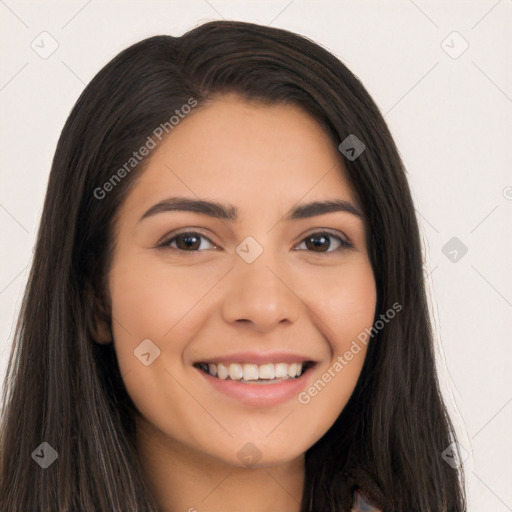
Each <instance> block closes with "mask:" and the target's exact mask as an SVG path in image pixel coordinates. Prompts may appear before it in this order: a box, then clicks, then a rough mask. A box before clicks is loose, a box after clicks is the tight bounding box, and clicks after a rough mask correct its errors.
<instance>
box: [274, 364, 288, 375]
mask: <svg viewBox="0 0 512 512" xmlns="http://www.w3.org/2000/svg"><path fill="white" fill-rule="evenodd" d="M287 375H288V365H287V364H286V363H279V364H276V365H275V369H274V377H275V378H276V379H280V378H281V377H286V376H287Z"/></svg>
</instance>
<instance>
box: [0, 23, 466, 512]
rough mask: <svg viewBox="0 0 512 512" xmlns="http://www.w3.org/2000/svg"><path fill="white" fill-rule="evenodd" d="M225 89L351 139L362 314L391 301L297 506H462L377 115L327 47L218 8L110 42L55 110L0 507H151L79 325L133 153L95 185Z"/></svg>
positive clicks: (116, 407) (312, 510)
mask: <svg viewBox="0 0 512 512" xmlns="http://www.w3.org/2000/svg"><path fill="white" fill-rule="evenodd" d="M227 92H236V93H238V94H240V95H242V96H243V97H245V98H248V99H253V100H257V101H260V102H262V103H263V104H277V103H290V104H294V105H297V106H299V107H300V108H302V109H304V110H305V111H307V112H308V113H310V114H311V115H312V116H313V117H314V118H315V119H316V120H317V121H318V122H319V123H320V124H321V125H322V126H323V127H324V128H325V129H326V131H327V133H328V134H329V135H330V137H331V138H332V141H333V143H334V144H335V145H336V146H338V145H339V144H340V142H342V141H343V140H344V139H345V138H346V137H347V136H348V135H349V134H355V135H356V136H357V137H358V138H359V139H360V140H361V141H364V144H365V146H366V149H365V151H364V153H362V154H361V155H360V156H359V158H357V159H355V160H351V159H348V158H345V157H344V156H342V154H341V153H340V158H343V159H344V164H345V167H346V168H347V170H348V174H349V178H350V181H351V184H352V186H353V188H354V191H355V193H356V195H357V198H358V202H359V204H360V205H361V207H362V209H363V213H364V216H365V222H366V225H367V226H368V229H367V247H368V250H369V255H370V260H371V264H372V267H373V272H374V275H375V280H376V286H377V308H376V316H375V319H376V320H377V319H378V318H380V315H381V314H383V313H384V312H385V311H387V310H388V309H389V308H391V307H392V305H393V304H394V303H395V302H398V303H399V304H401V305H402V306H403V309H402V311H401V312H400V315H399V318H397V319H396V320H395V321H393V322H390V323H388V324H386V326H385V327H384V328H383V329H381V330H380V331H379V332H378V333H377V334H376V335H375V337H374V338H373V339H372V342H371V343H370V344H369V346H368V352H367V356H366V360H365V364H364V367H363V369H362V372H361V375H360V378H359V380H358V383H357V386H356V388H355V390H354V392H353V394H352V396H351V398H350V401H349V403H348V404H347V406H346V407H345V408H344V410H343V411H342V413H341V414H340V416H339V417H338V419H337V420H336V422H335V424H334V425H333V426H332V427H331V429H330V430H329V431H328V432H327V433H326V434H325V435H324V436H323V437H322V438H321V439H320V440H319V441H318V442H317V443H316V444H315V445H314V446H312V447H311V448H310V449H309V450H308V451H307V452H306V458H305V463H306V479H305V487H304V495H303V500H302V505H301V507H302V509H301V510H302V512H328V511H329V512H339V511H342V510H347V509H348V508H349V507H350V496H351V493H352V492H353V490H354V489H355V488H360V490H361V492H362V493H363V494H365V495H366V496H368V497H369V498H371V499H372V500H373V501H374V502H375V504H376V505H378V506H379V507H380V508H381V509H383V510H386V511H397V512H398V511H404V512H405V511H407V512H410V511H413V510H414V511H419V510H421V511H422V512H428V511H430V512H434V511H435V512H438V511H441V510H443V511H450V512H455V511H462V510H465V497H464V489H463V484H462V481H463V478H462V473H461V471H457V470H455V469H453V468H452V467H450V466H449V465H448V464H446V463H445V462H444V460H443V459H442V458H441V452H442V451H443V450H444V449H445V448H446V447H447V446H448V445H449V444H450V443H451V442H452V441H453V440H454V439H455V433H454V429H453V426H452V423H451V422H450V419H449V416H448V414H447V411H446V408H445V405H444V403H443V399H442V396H441V393H440V389H439V385H438V380H437V376H436V370H435V361H434V351H433V341H432V339H433V338H432V331H431V324H430V320H429V311H428V306H427V300H426V293H425V285H424V275H423V261H422V252H421V244H420V238H419V230H418V225H417V220H416V216H415V210H414V206H413V202H412V199H411V193H410V190H409V186H408V182H407V177H406V172H405V169H404V166H403V164H402V161H401V159H400V156H399V154H398V151H397V149H396V147H395V144H394V142H393V139H392V137H391V135H390V132H389V130H388V128H387V126H386V123H385V122H384V119H383V117H382V115H381V113H380V112H379V110H378V108H377V106H376V105H375V103H374V102H373V100H372V99H371V97H370V96H369V94H368V93H367V92H366V90H365V89H364V87H363V86H362V84H361V83H360V81H359V80H358V79H357V78H356V77H355V76H354V75H353V74H352V73H351V72H350V71H349V70H348V69H347V67H346V66H345V65H343V64H342V63H341V62H340V61H339V60H338V59H337V58H335V57H334V56H333V55H332V54H331V53H329V52H328V51H326V50H325V49H323V48H322V47H320V46H319V45H317V44H315V43H313V42H311V41H309V40H308V39H306V38H304V37H301V36H299V35H296V34H294V33H291V32H288V31H285V30H281V29H276V28H269V27H265V26H259V25H255V24H249V23H241V22H234V21H216V22H211V23H206V24H203V25H201V26H199V27H197V28H195V29H193V30H191V31H189V32H187V33H186V34H184V35H183V36H181V37H177V38H175V37H171V36H156V37H151V38H149V39H145V40H143V41H141V42H139V43H137V44H134V45H133V46H131V47H129V48H127V49H126V50H124V51H122V52H121V53H120V54H119V55H117V56H116V57H115V58H114V59H113V60H112V61H111V62H109V63H108V64H107V65H106V66H105V67H104V68H103V69H102V70H101V71H100V72H99V73H98V74H97V75H96V76H95V77H94V79H93V80H92V81H91V82H90V84H89V85H88V86H87V87H86V88H85V90H84V91H83V93H82V94H81V96H80V98H79V99H78V101H77V103H76V105H75V106H74V108H73V110H72V112H71V114H70V115H69V118H68V119H67V122H66V124H65V126H64V129H63V131H62V134H61V136H60V139H59V142H58V146H57V149H56V152H55V157H54V160H53V164H52V168H51V172H50V177H49V182H48V188H47V193H46V198H45V203H44V210H43V214H42V218H41V224H40V227H39V232H38V237H37V244H36V248H35V254H34V260H33V264H32V269H31V272H30V277H29V280H28V284H27V288H26V293H25V296H24V300H23V304H22V308H21V312H20V315H19V320H18V323H17V328H16V333H15V339H14V343H13V348H12V352H11V355H10V359H9V364H8V371H7V376H6V379H5V383H4V409H3V415H2V419H1V420H2V423H1V437H0V457H1V459H0V509H1V510H5V511H7V510H13V511H14V510H16V511H21V510H34V511H35V510H38V511H55V510H59V511H64V510H66V511H68V510H80V511H91V512H92V511H98V510H105V511H106V510H120V511H148V512H152V511H156V510H157V506H156V502H155V500H154V497H153V496H152V495H151V493H150V491H149V485H148V482H147V480H146V477H145V475H144V472H143V471H142V469H141V466H140V464H139V461H138V458H137V453H136V450H135V442H134V439H135V438H134V434H135V432H134V421H133V419H134V415H135V414H136V413H137V411H136V410H135V407H134V405H133V403H132V401H131V400H130V397H129V396H128V394H127V392H126V389H125V387H124V384H123V382H122V379H121V376H120V373H119V368H118V365H117V360H116V357H115V353H114V350H113V346H112V344H110V345H100V344H98V343H95V342H94V340H95V331H94V325H95V319H96V318H98V317H99V316H102V317H104V318H107V319H108V320H109V321H112V319H110V317H109V305H108V301H107V300H106V299H105V296H106V294H105V287H104V285H105V276H106V275H107V274H108V271H109V264H110V255H111V249H112V244H113V243H114V240H113V237H112V226H113V222H114V221H115V217H116V214H117V213H118V211H119V207H120V205H121V203H122V201H123V199H124V197H125V196H126V193H127V191H128V190H129V189H130V186H132V185H133V183H134V182H135V180H136V177H137V175H139V174H140V172H142V170H143V169H144V163H145V162H144V161H142V162H141V163H140V164H139V165H138V166H137V167H136V168H134V169H133V170H132V171H131V172H130V173H127V175H126V176H123V179H122V180H119V182H116V183H115V186H112V187H110V188H109V193H108V195H106V196H104V197H98V196H99V195H101V194H98V188H101V187H103V185H104V184H105V183H107V182H108V181H109V179H111V177H112V175H113V173H114V172H115V171H116V170H117V169H119V168H121V167H122V166H123V164H124V163H125V162H127V161H128V160H129V158H130V156H131V155H132V153H133V151H134V150H135V149H137V148H140V147H141V146H142V145H143V144H144V143H145V141H146V140H147V137H148V136H150V135H151V134H152V133H153V132H154V130H155V128H156V127H158V126H159V125H161V124H162V123H165V122H166V121H168V119H169V118H170V116H171V115H172V114H173V113H174V112H175V110H176V109H179V108H180V107H181V106H182V105H184V104H186V103H187V101H188V100H189V99H190V98H194V99H195V100H197V102H198V107H197V108H201V105H204V104H206V102H208V101H211V100H213V99H214V98H215V97H216V96H217V95H220V94H223V93H227ZM95 192H96V193H95ZM42 442H46V443H48V444H49V445H50V446H51V447H53V449H55V451H56V452H57V454H58V458H57V460H56V461H55V462H54V463H53V464H52V465H50V466H49V467H47V468H46V469H43V468H42V467H41V466H40V465H39V464H36V462H35V459H34V455H33V453H34V450H36V449H41V448H40V447H39V446H40V444H41V443H42ZM44 447H46V445H44Z"/></svg>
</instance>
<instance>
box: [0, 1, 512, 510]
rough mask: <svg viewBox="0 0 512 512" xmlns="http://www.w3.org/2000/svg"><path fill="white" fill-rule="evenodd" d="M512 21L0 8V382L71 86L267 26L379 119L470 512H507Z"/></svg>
mask: <svg viewBox="0 0 512 512" xmlns="http://www.w3.org/2000/svg"><path fill="white" fill-rule="evenodd" d="M511 16H512V0H500V1H496V0H491V1H483V0H482V1H464V2H460V1H459V2H450V3H448V2H441V1H436V2H427V1H425V0H414V1H412V0H403V1H393V2H391V1H372V2H369V1H357V2H355V1H337V2H327V1H323V2H322V1H318V2H313V1H310V2H307V1H303V0H292V1H291V2H290V0H283V1H267V2H264V1H263V2H255V1H247V2H242V1H240V2H234V1H223V0H208V1H207V0H194V1H186V2H185V1H180V2H166V1H159V2H158V1H146V2H142V1H141V2H138V1H124V2H114V1H100V0H93V1H89V2H87V1H86V0H84V1H81V2H72V1H67V2H64V1H60V2H41V1H39V2H19V1H14V0H0V41H1V45H2V46H1V48H2V59H1V61H0V109H1V113H0V116H1V117H0V119H1V127H0V134H1V139H0V155H1V165H0V229H1V246H0V247H1V249H0V259H1V268H0V377H1V378H3V376H4V374H5V369H6V361H7V357H8V353H9V350H10V346H11V342H12V335H13V327H14V322H15V318H16V313H17V311H18V308H19V305H20V300H21V297H22V292H23V288H24V285H25V283H26V279H27V277H28V270H29V268H30V267H29V265H30V261H31V257H32V247H33V244H34V241H35V235H36V230H37V225H38V222H39V217H40V214H41V208H42V202H43V198H44V193H45V190H46V182H47V178H48V173H49V170H50V164H51V159H52V157H53V153H54V150H55V146H56V143H57V139H58V136H59V134H60V130H61V129H62V127H63V125H64V122H65V120H66V117H67V115H68V114H69V111H70V109H71V108H72V106H73V104H74V103H75V101H76V100H77V98H78V96H79V94H80V93H81V91H82V90H83V88H84V86H85V85H86V84H87V83H88V82H89V81H90V80H91V79H92V77H93V76H94V75H95V74H96V73H97V72H98V71H99V70H100V68H101V67H103V65H104V64H106V63H107V62H108V61H109V60H110V59H111V58H113V57H114V56H115V55H116V54H117V53H118V52H119V51H121V50H122V49H124V48H126V47H127V46H129V45H131V44H132V43H134V42H136V41H139V40H141V39H143V38H145V37H149V36H152V35H157V34H170V35H176V36H177V35H181V34H182V33H183V32H185V31H186V30H188V29H190V28H192V27H194V26H196V25H197V24H200V23H202V22H204V21H210V20H214V19H221V18H225V19H235V20H244V21H251V22H255V23H261V24H271V25H272V26H275V27H281V28H286V29H290V30H293V31H295V32H298V33H301V34H303V35H305V36H307V37H310V38H311V39H313V40H314V41H316V42H318V43H321V44H322V45H324V46H326V47H327V48H328V49H330V50H331V51H332V52H333V53H335V54H336V55H337V56H338V57H339V58H340V59H341V60H342V61H343V62H344V63H345V64H346V65H347V66H348V67H349V68H350V70H351V71H352V72H353V73H355V74H356V75H357V76H358V77H359V78H360V79H361V81H362V82H363V84H364V85H365V87H366V88H367V89H368V91H369V93H370V94H371V95H372V97H373V98H374V99H375V101H376V103H377V105H378V106H379V108H380V109H381V111H382V113H383V114H384V115H385V119H386V121H387V123H388V125H389V127H390V129H391V132H392V134H393V136H394V138H395V140H396V143H397V145H398V148H399V150H400V153H401V155H402V157H403V160H404V163H405V165H406V167H407V170H408V175H409V182H410V186H411V188H412V192H413V198H414V200H415V204H416V208H417V214H418V219H419V221H420V224H421V231H422V238H423V243H424V249H425V273H426V275H428V284H429V288H430V292H431V295H432V297H431V309H432V316H433V321H434V326H435V329H436V337H437V341H438V343H439V345H440V346H441V345H442V349H441V351H440V358H439V363H440V372H441V377H442V382H443V390H444V393H445V396H446V397H447V400H448V401H449V403H450V407H451V410H452V411H453V414H454V415H455V420H456V423H457V426H458V429H459V432H460V435H461V444H462V445H463V446H464V449H465V450H467V451H468V452H469V458H468V460H467V461H466V463H465V468H466V473H467V475H468V477H467V478H468V489H469V510H470V511H478V512H480V511H482V512H484V511H486V512H487V511H489V510H492V511H493V512H505V511H507V510H508V511H511V510H512V486H511V485H510V482H512V463H511V461H512V442H511V437H510V431H511V430H510V427H511V426H512V385H511V384H512V365H511V363H512V348H511V345H512V343H511V342H512V339H511V336H510V332H511V328H512V265H511V262H512V257H511V256H512V237H511V230H510V225H511V222H510V221H511V219H512V172H511V170H510V169H511V168H512V138H511V135H512V133H511V132H512V127H511V125H512V67H511V66H510V62H512V59H511V57H512V27H511V23H510V20H511V19H512V18H511ZM43 31H47V32H48V33H49V34H51V36H52V37H53V38H54V39H55V40H56V41H57V42H58V45H59V47H58V49H57V50H56V51H55V52H54V53H53V54H52V55H51V56H49V57H48V58H47V59H43V58H41V57H40V56H39V55H38V54H37V53H36V52H35V51H34V50H33V49H32V48H31V43H32V42H33V41H35V43H34V44H39V45H42V43H41V42H40V41H41V39H40V37H42V36H40V34H41V32H43ZM453 31H457V32H458V33H459V34H460V35H461V36H462V38H463V39H464V40H465V41H466V42H467V43H468V44H469V48H468V49H467V51H465V52H464V53H462V54H461V55H460V56H458V58H452V57H451V56H450V55H449V54H448V53H447V52H446V51H445V50H447V51H449V52H451V53H452V55H455V54H457V53H458V52H459V51H460V50H461V49H463V44H464V42H463V40H462V39H460V38H458V36H454V35H453V34H452V32H453ZM450 34H452V35H450ZM448 36H449V37H448ZM447 37H448V39H446V38H447ZM442 41H445V43H444V44H443V45H442V44H441V43H442ZM450 47H451V48H450ZM46 48H48V45H46ZM507 187H508V188H507ZM452 237H457V238H458V239H459V240H460V241H461V242H462V243H463V244H464V245H465V246H466V247H467V249H468V252H467V253H466V254H465V255H464V256H463V257H460V254H459V256H458V258H459V259H458V260H457V261H456V262H452V261H450V259H449V258H448V257H446V256H445V255H444V254H443V252H442V248H443V246H444V245H445V244H446V243H447V242H448V240H450V239H451V238H452ZM439 456H440V454H439Z"/></svg>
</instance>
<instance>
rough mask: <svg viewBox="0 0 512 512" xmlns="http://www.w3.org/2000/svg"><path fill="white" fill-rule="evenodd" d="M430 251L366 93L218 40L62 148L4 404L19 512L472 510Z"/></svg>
mask: <svg viewBox="0 0 512 512" xmlns="http://www.w3.org/2000/svg"><path fill="white" fill-rule="evenodd" d="M423 279H424V278H423V265H422V259H421V245H420V240H419V234H418V226H417V222H416V218H415V211H414V206H413V203H412V200H411V194H410V190H409V187H408V184H407V179H406V175H405V171H404V168H403V165H402V162H401V160H400V157H399V155H398V152H397V149H396V147H395V145H394V143H393V140H392V138H391V135H390V133H389V130H388V129H387V127H386V124H385V122H384V120H383V118H382V116H381V114H380V113H379V111H378V109H377V107H376V106H375V104H374V102H373V101H372V99H371V98H370V96H369V95H368V93H367V92H366V91H365V89H364V88H363V86H362V85H361V84H360V82H359V81H358V80H357V79H356V77H355V76H354V75H353V74H352V73H351V72H350V71H349V70H348V69H347V68H346V67H345V66H344V65H343V64H342V63H341V62H340V61H339V60H338V59H336V58H335V57H334V56H333V55H331V54H330V53H329V52H327V51H326V50H324V49H322V48H321V47H319V46H318V45H316V44H314V43H313V42H311V41H309V40H307V39H305V38H303V37H301V36H298V35H296V34H293V33H290V32H287V31H284V30H279V29H275V28H268V27H263V26H258V25H253V24H248V23H240V22H211V23H206V24H204V25H202V26H199V27H198V28H196V29H194V30H191V31H190V32H188V33H186V34H185V35H183V36H182V37H179V38H174V37H170V36H157V37H152V38H149V39H146V40H144V41H141V42H139V43H137V44H135V45H133V46H131V47H130V48H128V49H126V50H125V51H123V52H121V53H120V54H119V55H118V56H117V57H115V58H114V59H113V60H112V61H111V62H110V63H108V64H107V65H106V66H105V67H104V68H103V69H102V70H101V71H100V72H99V73H98V75H97V76H96V77H95V78H94V79H93V80H92V82H91V83H90V84H89V85H88V86H87V87H86V89H85V90H84V92H83V93H82V95H81V97H80V98H79V100H78V102H77V104H76V106H75V107H74V109H73V111H72V112H71V114H70V116H69V119H68V120H67V122H66V125H65V127H64V129H63V132H62V135H61V138H60V140H59V143H58V147H57V150H56V153H55V158H54V162H53V166H52V170H51V173H50V179H49V184H48V191H47V195H46V200H45V205H44V211H43V216H42V221H41V227H40V230H39V235H38V240H37V246H36V250H35V255H34V262H33V266H32V270H31V274H30V277H29V283H28V286H27V292H26V296H25V299H24V302H23V306H22V310H21V313H20V319H19V322H18V329H17V332H16V338H15V345H14V349H13V353H12V355H11V360H10V364H9V368H8V376H7V379H6V381H5V386H4V389H5V398H4V400H5V404H6V405H5V407H4V415H3V418H2V421H3V423H2V437H1V466H0V509H1V510H45V511H50V510H52V511H53V510H59V511H60V510H91V511H93V510H122V511H127V510H140V511H156V510H162V511H169V512H175V511H178V510H189V511H194V510H197V511H201V510H208V511H216V510H223V511H231V510H233V511H235V510H236V511H240V510H244V511H255V512H256V511H262V510H278V511H281V510H282V511H286V512H288V511H290V512H299V511H300V512H306V511H309V512H313V511H314V512H327V511H329V512H331V511H332V512H334V511H336V512H337V511H346V510H382V511H411V510H418V511H419V510H421V511H422V512H423V511H441V510H442V511H461V510H465V499H464V490H463V485H462V482H463V475H462V473H461V472H458V471H457V470H455V469H453V468H452V467H451V466H450V465H448V464H446V463H445V462H444V461H443V459H442V458H441V453H442V452H443V450H445V449H446V447H447V446H448V445H450V443H452V441H453V440H454V437H455V434H454V430H453V427H452V424H451V422H450V419H449V417H448V414H447V412H446V408H445V406H444V403H443V400H442V397H441V394H440V391H439V386H438V381H437V377H436V373H435V361H434V355H433V346H432V333H431V326H430V323H429V317H428V307H427V301H426V296H425V288H424V282H423Z"/></svg>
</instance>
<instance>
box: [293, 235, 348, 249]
mask: <svg viewBox="0 0 512 512" xmlns="http://www.w3.org/2000/svg"><path fill="white" fill-rule="evenodd" d="M332 239H334V240H336V243H337V244H338V245H337V246H336V243H335V247H334V249H331V246H332V241H331V240H332ZM302 243H305V244H306V248H307V249H308V250H310V251H313V252H318V253H324V252H334V251H336V250H341V249H348V248H352V247H353V245H352V244H351V243H350V242H348V241H347V240H344V239H343V238H341V237H339V236H337V235H334V234H333V233H329V232H319V233H312V234H311V235H309V236H307V237H306V238H304V240H303V241H302V242H301V244H302Z"/></svg>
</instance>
